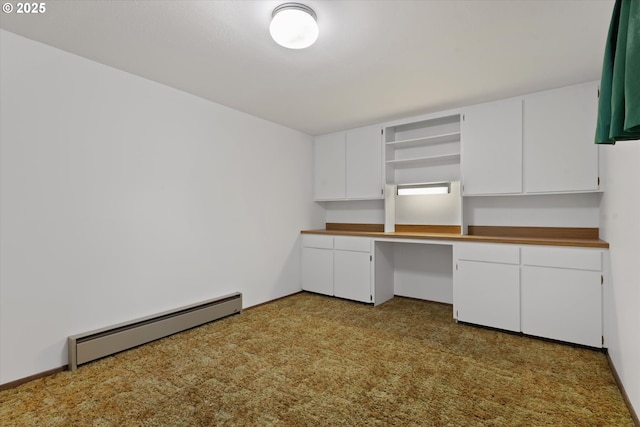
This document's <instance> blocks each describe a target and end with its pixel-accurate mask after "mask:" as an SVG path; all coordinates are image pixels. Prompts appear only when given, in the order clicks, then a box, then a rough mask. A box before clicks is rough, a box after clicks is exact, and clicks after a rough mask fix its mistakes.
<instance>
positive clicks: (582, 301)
mask: <svg viewBox="0 0 640 427" xmlns="http://www.w3.org/2000/svg"><path fill="white" fill-rule="evenodd" d="M600 280H601V278H600V273H599V272H595V271H582V270H568V269H561V268H547V267H523V268H522V332H524V333H525V334H530V335H535V336H539V337H545V338H551V339H556V340H560V341H568V342H572V343H576V344H582V345H587V346H591V347H602V289H601V284H600Z"/></svg>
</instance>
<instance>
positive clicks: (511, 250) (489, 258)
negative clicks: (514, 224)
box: [456, 243, 520, 264]
mask: <svg viewBox="0 0 640 427" xmlns="http://www.w3.org/2000/svg"><path fill="white" fill-rule="evenodd" d="M456 258H457V259H461V260H467V261H485V262H495V263H502V264H520V247H518V246H515V245H500V244H495V243H459V244H457V245H456Z"/></svg>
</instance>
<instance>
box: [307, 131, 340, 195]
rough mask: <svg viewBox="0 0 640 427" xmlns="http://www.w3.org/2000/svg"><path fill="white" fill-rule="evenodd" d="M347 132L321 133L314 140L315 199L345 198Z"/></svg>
mask: <svg viewBox="0 0 640 427" xmlns="http://www.w3.org/2000/svg"><path fill="white" fill-rule="evenodd" d="M345 184H346V163H345V133H344V132H336V133H331V134H327V135H320V136H317V137H315V138H314V141H313V193H314V194H313V196H314V199H315V200H340V199H344V198H345V195H346V194H345Z"/></svg>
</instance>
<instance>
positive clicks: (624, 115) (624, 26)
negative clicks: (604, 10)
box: [595, 0, 640, 144]
mask: <svg viewBox="0 0 640 427" xmlns="http://www.w3.org/2000/svg"><path fill="white" fill-rule="evenodd" d="M635 139H639V140H640V0H616V3H615V5H614V8H613V16H612V17H611V25H610V27H609V36H608V38H607V45H606V47H605V52H604V62H603V65H602V82H601V84H600V104H599V107H598V124H597V128H596V141H595V142H596V144H615V143H616V141H624V140H635Z"/></svg>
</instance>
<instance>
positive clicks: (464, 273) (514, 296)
mask: <svg viewBox="0 0 640 427" xmlns="http://www.w3.org/2000/svg"><path fill="white" fill-rule="evenodd" d="M456 264H457V265H456V269H455V270H454V273H453V304H454V311H455V314H456V318H457V319H458V320H459V321H462V322H469V323H475V324H478V325H484V326H490V327H493V328H499V329H505V330H509V331H516V332H519V331H520V266H519V265H507V264H493V263H486V262H476V261H457V263H456Z"/></svg>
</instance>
